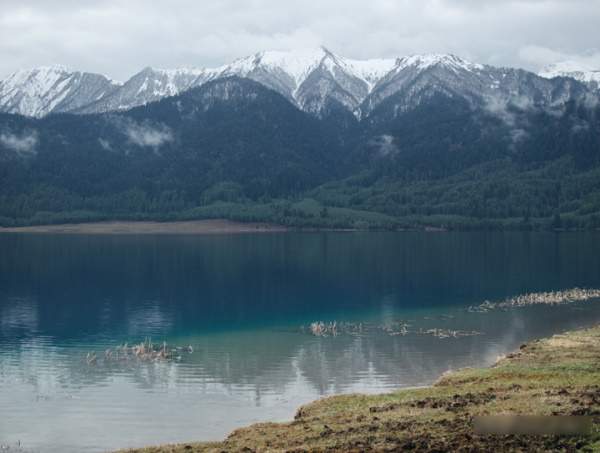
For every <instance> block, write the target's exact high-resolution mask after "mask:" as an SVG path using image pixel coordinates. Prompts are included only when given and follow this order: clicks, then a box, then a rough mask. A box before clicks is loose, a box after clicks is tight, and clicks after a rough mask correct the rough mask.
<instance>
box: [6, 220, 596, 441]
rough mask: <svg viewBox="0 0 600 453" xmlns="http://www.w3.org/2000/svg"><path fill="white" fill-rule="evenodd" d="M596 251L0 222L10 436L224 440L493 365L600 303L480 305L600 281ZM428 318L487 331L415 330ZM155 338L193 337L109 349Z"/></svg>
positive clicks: (464, 238) (564, 242) (591, 247)
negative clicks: (357, 327) (143, 348)
mask: <svg viewBox="0 0 600 453" xmlns="http://www.w3.org/2000/svg"><path fill="white" fill-rule="evenodd" d="M598 252H600V234H599V233H596V232H586V233H397V232H381V233H379V232H378V233H367V232H355V233H341V232H314V233H281V234H279V233H272V234H240V235H219V234H215V235H196V236H194V235H52V234H8V233H4V234H0V416H1V418H2V422H1V423H0V446H10V447H11V448H12V449H14V450H16V451H24V452H100V451H108V450H114V449H118V448H125V447H133V446H142V445H150V444H157V443H172V442H185V441H193V440H216V439H221V438H224V437H225V436H226V435H227V434H228V433H229V432H230V431H231V430H232V429H234V428H235V427H238V426H243V425H247V424H250V423H253V422H257V421H267V420H274V421H279V420H290V419H291V418H292V417H293V415H294V412H295V410H296V408H297V407H298V406H300V405H301V404H304V403H307V402H309V401H311V400H314V399H316V398H319V397H322V396H326V395H332V394H336V393H345V392H366V393H376V392H385V391H391V390H394V389H398V388H406V387H414V386H422V385H430V384H432V383H433V382H434V381H435V380H436V379H437V377H439V375H440V374H441V373H443V372H444V371H447V370H448V369H456V368H460V367H464V366H489V365H490V364H492V363H493V362H494V361H495V360H496V358H497V356H498V355H500V354H504V353H506V352H508V351H510V350H514V349H516V348H518V346H519V345H520V344H521V343H522V342H524V341H528V340H531V339H533V338H537V337H543V336H549V335H552V334H554V333H560V332H563V331H566V330H573V329H577V328H581V327H586V326H591V325H595V324H597V323H598V322H599V321H600V301H598V300H597V299H596V300H590V301H587V302H581V303H576V304H570V305H562V306H552V307H550V306H533V307H527V308H519V309H512V310H508V311H494V312H489V313H472V312H469V311H468V310H467V309H468V308H469V306H472V305H479V304H481V303H482V302H484V301H485V300H490V301H496V302H498V301H502V300H504V299H505V298H507V297H510V296H514V295H517V294H524V293H530V292H541V291H552V290H564V289H570V288H574V287H580V288H600V259H599V258H598V255H599V254H598ZM315 321H323V322H333V321H337V322H355V323H357V324H360V323H362V324H364V326H365V329H364V332H363V334H362V335H360V336H358V335H355V336H352V335H339V336H337V337H335V338H334V337H328V338H320V337H316V336H313V335H311V334H309V333H308V332H307V327H308V326H309V325H310V324H311V323H312V322H315ZM369 325H372V326H378V327H373V328H372V329H371V330H369V331H367V326H369ZM386 325H388V326H389V325H394V326H396V329H397V326H399V325H406V326H407V327H406V329H407V330H408V331H409V332H413V333H408V334H406V335H395V336H392V335H390V332H389V331H387V330H385V329H382V328H379V327H381V326H386ZM302 326H304V327H305V328H304V330H303V329H302V328H301V327H302ZM430 329H444V330H461V331H469V332H472V331H476V332H479V333H481V334H480V335H470V336H459V337H457V338H454V337H448V338H439V337H436V336H433V335H431V334H423V333H417V332H423V331H428V330H430ZM149 338H151V339H152V341H153V342H154V343H155V344H162V343H163V342H166V343H167V345H168V347H169V348H176V347H181V348H182V349H180V350H177V351H179V352H180V353H181V357H182V358H181V361H177V362H163V363H153V362H147V361H136V360H134V361H122V360H116V359H114V358H113V357H107V356H106V353H105V351H107V350H108V351H114V350H115V349H116V348H117V346H119V345H125V343H127V344H129V345H132V344H139V343H141V342H144V341H145V340H147V339H149ZM190 346H191V349H189V348H188V347H190ZM111 354H112V352H111ZM93 356H96V357H97V359H96V360H93V361H91V362H90V360H89V359H90V357H93ZM19 444H20V446H19Z"/></svg>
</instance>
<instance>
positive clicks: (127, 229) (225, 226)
mask: <svg viewBox="0 0 600 453" xmlns="http://www.w3.org/2000/svg"><path fill="white" fill-rule="evenodd" d="M288 231H296V229H294V228H290V227H286V226H283V225H279V224H276V223H268V222H249V223H242V222H234V221H232V220H225V219H208V220H187V221H181V222H153V221H139V222H137V221H128V220H125V221H122V220H114V221H113V220H110V221H105V222H90V223H65V224H58V225H31V226H22V227H11V228H0V233H52V234H222V233H226V234H234V233H282V232H288Z"/></svg>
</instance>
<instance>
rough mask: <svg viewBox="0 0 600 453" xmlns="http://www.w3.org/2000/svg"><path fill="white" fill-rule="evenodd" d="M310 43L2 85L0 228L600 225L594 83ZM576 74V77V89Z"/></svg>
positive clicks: (44, 73)
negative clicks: (128, 73) (119, 74)
mask: <svg viewBox="0 0 600 453" xmlns="http://www.w3.org/2000/svg"><path fill="white" fill-rule="evenodd" d="M569 68H570V69H573V67H567V68H566V69H565V67H562V69H561V68H555V69H556V71H554V72H552V71H551V70H548V71H546V72H544V73H543V74H542V75H543V77H542V76H540V75H536V74H533V73H530V72H527V71H524V70H521V69H510V68H495V67H491V66H486V65H480V64H475V63H470V62H467V61H465V60H462V59H460V58H458V57H456V56H452V55H421V56H412V57H405V58H400V59H397V60H369V61H355V60H347V59H343V58H341V57H338V56H336V55H335V54H333V53H331V52H329V51H327V50H326V49H323V48H320V49H316V50H306V51H296V52H261V53H259V54H257V55H254V56H252V57H248V58H245V59H241V60H237V61H235V62H233V63H231V64H229V65H224V66H221V67H219V68H212V69H202V70H198V69H180V70H154V69H151V68H146V69H144V70H143V71H141V72H140V73H139V74H137V75H136V76H134V77H132V78H131V79H130V80H129V81H127V82H125V83H120V82H115V81H113V80H111V79H109V78H107V77H104V76H99V75H93V74H83V73H72V72H70V71H69V70H67V69H66V68H64V67H59V66H52V67H46V68H38V69H36V70H31V71H19V72H17V73H15V74H14V75H12V76H10V77H8V78H7V79H5V80H4V81H2V82H0V107H1V109H2V111H3V112H4V113H0V224H2V225H5V226H6V225H20V224H28V223H53V222H63V221H89V220H101V219H114V218H127V219H153V220H185V219H192V218H209V217H227V218H231V219H234V220H270V221H277V222H280V223H284V224H288V225H296V226H323V227H383V228H398V227H407V228H413V227H416V228H419V227H424V226H438V227H445V228H513V229H514V228H519V229H531V228H550V227H553V228H556V227H584V228H598V227H600V217H599V215H600V183H599V182H598V181H600V171H599V168H600V124H599V118H600V107H599V102H598V100H599V97H598V91H597V90H596V88H595V86H596V85H594V84H593V83H592V82H593V77H591V76H590V77H588V76H587V75H586V76H585V77H583V76H581V77H580V76H577V74H579V72H581V71H579V72H577V71H575V72H577V74H575V73H574V74H575V75H576V76H573V77H571V76H567V77H565V74H568V73H569V71H568V69H569ZM588 79H589V80H588Z"/></svg>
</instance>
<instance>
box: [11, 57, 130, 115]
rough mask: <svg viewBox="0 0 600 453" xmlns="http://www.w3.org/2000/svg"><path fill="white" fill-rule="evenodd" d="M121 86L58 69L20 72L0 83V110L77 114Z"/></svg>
mask: <svg viewBox="0 0 600 453" xmlns="http://www.w3.org/2000/svg"><path fill="white" fill-rule="evenodd" d="M121 86H122V84H121V83H120V82H117V81H114V80H112V79H110V78H108V77H105V76H103V75H99V74H91V73H85V72H71V71H69V70H68V69H67V68H65V67H64V66H60V65H52V66H42V67H39V68H36V69H30V70H21V71H17V72H15V73H14V74H12V75H10V76H9V77H7V78H6V79H4V80H2V81H1V82H0V110H1V111H3V112H8V113H19V114H21V115H26V116H35V117H40V116H44V115H46V114H48V113H50V112H71V111H77V110H79V109H84V108H85V107H87V106H89V105H90V104H92V103H94V102H96V101H98V100H99V99H104V98H106V97H107V96H110V95H111V94H112V93H114V92H116V91H118V90H119V89H120V88H121Z"/></svg>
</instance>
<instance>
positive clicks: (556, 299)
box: [469, 288, 600, 313]
mask: <svg viewBox="0 0 600 453" xmlns="http://www.w3.org/2000/svg"><path fill="white" fill-rule="evenodd" d="M593 298H600V290H598V289H580V288H573V289H569V290H566V291H550V292H543V293H530V294H524V295H520V296H513V297H509V298H507V299H506V300H505V301H504V302H497V303H494V302H490V301H489V300H486V301H485V302H484V303H482V304H481V305H477V306H475V307H469V311H470V312H477V313H485V312H487V311H490V310H506V309H508V308H515V307H526V306H529V305H537V304H548V305H555V304H569V303H573V302H578V301H583V300H588V299H593Z"/></svg>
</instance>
